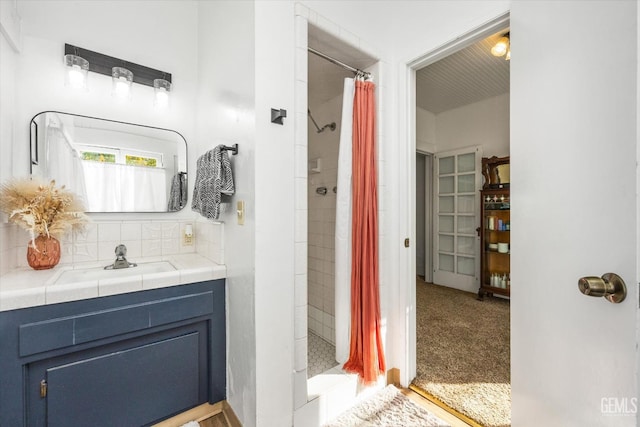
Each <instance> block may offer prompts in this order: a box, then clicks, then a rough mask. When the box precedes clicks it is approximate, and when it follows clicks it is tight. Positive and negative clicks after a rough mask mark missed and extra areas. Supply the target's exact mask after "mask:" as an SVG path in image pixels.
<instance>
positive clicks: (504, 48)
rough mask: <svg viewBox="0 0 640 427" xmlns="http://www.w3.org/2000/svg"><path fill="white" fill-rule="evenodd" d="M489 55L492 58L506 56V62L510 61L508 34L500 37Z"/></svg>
mask: <svg viewBox="0 0 640 427" xmlns="http://www.w3.org/2000/svg"><path fill="white" fill-rule="evenodd" d="M491 54H492V55H493V56H503V55H505V54H506V55H507V56H506V58H505V59H506V60H507V61H508V60H510V59H511V40H510V37H509V33H506V34H505V35H504V36H502V37H500V38H499V39H498V41H497V43H496V44H495V45H494V46H493V47H492V48H491Z"/></svg>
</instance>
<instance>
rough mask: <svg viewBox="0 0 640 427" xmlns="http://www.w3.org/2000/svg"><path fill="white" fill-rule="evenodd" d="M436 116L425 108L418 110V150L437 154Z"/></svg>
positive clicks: (418, 108)
mask: <svg viewBox="0 0 640 427" xmlns="http://www.w3.org/2000/svg"><path fill="white" fill-rule="evenodd" d="M436 145H437V140H436V115H435V114H433V113H432V112H431V111H427V110H425V109H424V108H420V107H417V108H416V150H420V151H423V152H426V153H435V152H436Z"/></svg>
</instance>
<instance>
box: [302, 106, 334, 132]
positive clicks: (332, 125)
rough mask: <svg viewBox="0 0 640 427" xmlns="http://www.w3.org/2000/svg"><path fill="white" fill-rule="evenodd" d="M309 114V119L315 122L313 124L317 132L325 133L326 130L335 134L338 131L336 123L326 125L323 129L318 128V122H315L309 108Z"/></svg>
mask: <svg viewBox="0 0 640 427" xmlns="http://www.w3.org/2000/svg"><path fill="white" fill-rule="evenodd" d="M307 113H308V115H309V118H310V119H311V121H312V122H313V124H314V125H315V127H316V132H318V133H321V132H324V130H325V129H326V128H329V129H331V132H333V131H334V130H336V122H331V123H329V124H326V125H324V126H322V128H320V126H318V124H317V123H316V121H315V120H314V118H313V116H312V115H311V110H310V109H308V108H307Z"/></svg>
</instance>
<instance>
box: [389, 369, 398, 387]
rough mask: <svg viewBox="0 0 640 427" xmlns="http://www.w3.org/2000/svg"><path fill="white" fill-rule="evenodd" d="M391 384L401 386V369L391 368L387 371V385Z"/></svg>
mask: <svg viewBox="0 0 640 427" xmlns="http://www.w3.org/2000/svg"><path fill="white" fill-rule="evenodd" d="M389 384H393V385H395V386H398V387H399V386H400V369H398V368H391V369H389V370H388V371H387V385H389Z"/></svg>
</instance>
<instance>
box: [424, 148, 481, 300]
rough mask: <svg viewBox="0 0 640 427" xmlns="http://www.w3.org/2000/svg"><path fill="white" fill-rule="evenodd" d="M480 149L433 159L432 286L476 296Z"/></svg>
mask: <svg viewBox="0 0 640 427" xmlns="http://www.w3.org/2000/svg"><path fill="white" fill-rule="evenodd" d="M481 158H482V153H481V152H480V148H479V147H471V148H465V149H460V150H453V151H447V152H442V153H438V154H436V155H435V156H434V159H435V170H434V177H435V179H434V182H435V183H436V187H435V191H434V192H435V194H436V197H435V200H434V218H435V221H434V233H433V234H434V236H435V249H434V262H433V268H434V270H433V282H434V283H437V284H439V285H444V286H449V287H452V288H456V289H462V290H465V291H469V292H475V291H476V290H477V288H478V283H479V282H478V274H479V241H478V235H477V233H476V227H477V224H478V223H479V212H478V208H479V202H478V197H479V196H478V191H479V190H480V180H481V175H480V163H481Z"/></svg>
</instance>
